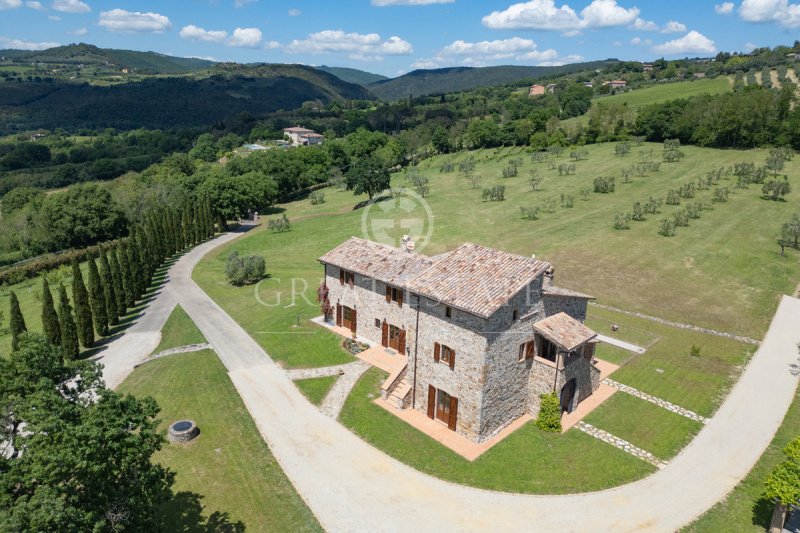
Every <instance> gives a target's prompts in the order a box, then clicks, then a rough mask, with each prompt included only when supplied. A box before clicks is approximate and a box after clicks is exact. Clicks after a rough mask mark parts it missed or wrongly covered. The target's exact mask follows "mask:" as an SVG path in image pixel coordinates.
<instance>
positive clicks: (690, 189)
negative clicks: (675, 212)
mask: <svg viewBox="0 0 800 533" xmlns="http://www.w3.org/2000/svg"><path fill="white" fill-rule="evenodd" d="M678 192H679V193H680V195H681V196H683V197H684V198H694V183H687V184H685V185H681V188H680V190H679V191H678Z"/></svg>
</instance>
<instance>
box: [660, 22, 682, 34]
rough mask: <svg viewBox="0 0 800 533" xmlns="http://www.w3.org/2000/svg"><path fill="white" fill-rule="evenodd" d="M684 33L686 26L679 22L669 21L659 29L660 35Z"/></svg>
mask: <svg viewBox="0 0 800 533" xmlns="http://www.w3.org/2000/svg"><path fill="white" fill-rule="evenodd" d="M685 31H686V24H683V23H681V22H678V21H675V20H670V21H669V22H667V23H666V24H664V27H663V28H661V33H683V32H685Z"/></svg>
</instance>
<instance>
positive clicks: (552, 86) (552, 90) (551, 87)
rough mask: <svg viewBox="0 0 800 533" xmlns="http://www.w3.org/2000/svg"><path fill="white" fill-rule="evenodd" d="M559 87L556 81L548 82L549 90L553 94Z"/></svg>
mask: <svg viewBox="0 0 800 533" xmlns="http://www.w3.org/2000/svg"><path fill="white" fill-rule="evenodd" d="M557 87H558V85H556V84H555V83H548V84H547V92H549V93H550V94H552V93H554V92H556V88H557Z"/></svg>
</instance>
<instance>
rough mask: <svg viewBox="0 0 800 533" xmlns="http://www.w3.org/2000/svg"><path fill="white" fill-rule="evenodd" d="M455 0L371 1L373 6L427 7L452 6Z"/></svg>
mask: <svg viewBox="0 0 800 533" xmlns="http://www.w3.org/2000/svg"><path fill="white" fill-rule="evenodd" d="M453 2H455V0H372V5H373V6H378V7H384V6H427V5H430V4H452V3H453Z"/></svg>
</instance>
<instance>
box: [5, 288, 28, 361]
mask: <svg viewBox="0 0 800 533" xmlns="http://www.w3.org/2000/svg"><path fill="white" fill-rule="evenodd" d="M10 294H11V297H10V298H9V303H10V304H11V309H10V319H11V322H10V325H11V351H12V352H16V351H17V350H19V337H20V335H22V334H23V333H25V332H26V331H28V328H27V327H26V326H25V317H23V316H22V310H21V309H20V308H19V300H17V294H16V293H15V292H14V291H10Z"/></svg>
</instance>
